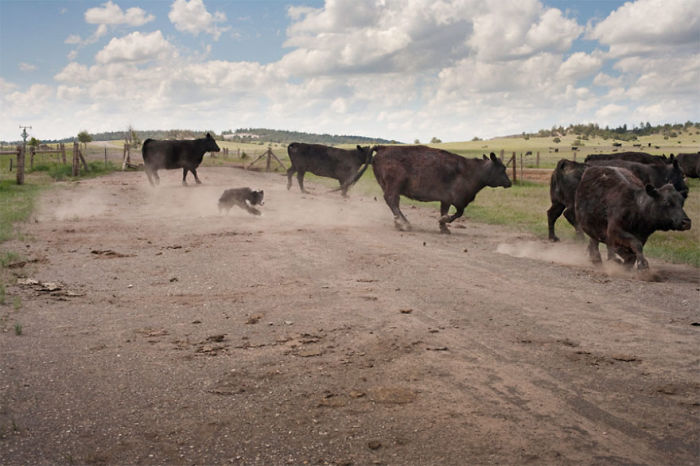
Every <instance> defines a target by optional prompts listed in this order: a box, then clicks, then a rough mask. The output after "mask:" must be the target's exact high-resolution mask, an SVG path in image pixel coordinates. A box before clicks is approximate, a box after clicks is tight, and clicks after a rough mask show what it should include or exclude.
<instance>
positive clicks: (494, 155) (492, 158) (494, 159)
mask: <svg viewBox="0 0 700 466" xmlns="http://www.w3.org/2000/svg"><path fill="white" fill-rule="evenodd" d="M490 157H491V160H493V161H494V162H495V161H496V154H494V153H493V152H491V155H490Z"/></svg>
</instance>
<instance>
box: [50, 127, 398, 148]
mask: <svg viewBox="0 0 700 466" xmlns="http://www.w3.org/2000/svg"><path fill="white" fill-rule="evenodd" d="M206 133H210V134H211V135H212V136H213V137H214V138H215V139H218V140H223V139H224V136H227V138H226V139H230V140H233V141H238V142H263V143H267V142H274V143H281V144H289V143H291V142H306V143H309V144H326V145H336V144H396V143H397V141H390V140H387V139H381V138H369V137H364V136H349V135H335V134H316V133H303V132H299V131H284V130H276V129H267V128H239V129H237V130H236V131H235V132H234V131H232V130H228V131H222V132H221V133H220V134H218V133H217V132H216V131H214V130H204V131H195V130H189V129H168V130H146V131H141V130H135V129H133V128H129V129H127V130H124V131H105V132H100V133H90V132H88V131H87V130H83V131H81V132H80V133H78V134H77V135H76V136H71V137H67V138H63V139H44V140H41V142H42V143H59V142H64V143H65V142H73V141H75V140H77V141H79V142H81V143H86V142H91V141H124V140H126V141H129V142H130V143H134V144H136V145H139V144H140V142H143V141H145V140H146V139H148V138H152V139H195V138H201V137H204V135H205V134H206Z"/></svg>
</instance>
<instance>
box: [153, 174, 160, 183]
mask: <svg viewBox="0 0 700 466" xmlns="http://www.w3.org/2000/svg"><path fill="white" fill-rule="evenodd" d="M153 178H154V179H155V180H156V186H158V185H159V184H160V176H158V170H153Z"/></svg>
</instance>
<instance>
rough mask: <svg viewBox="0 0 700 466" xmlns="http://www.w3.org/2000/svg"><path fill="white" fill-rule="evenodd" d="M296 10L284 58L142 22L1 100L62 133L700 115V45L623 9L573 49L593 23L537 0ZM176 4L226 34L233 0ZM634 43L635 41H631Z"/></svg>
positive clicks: (195, 30)
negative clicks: (229, 54) (211, 5)
mask: <svg viewBox="0 0 700 466" xmlns="http://www.w3.org/2000/svg"><path fill="white" fill-rule="evenodd" d="M697 1H700V0H689V2H697ZM651 4H653V2H652V1H650V0H640V1H637V2H635V3H628V4H625V6H624V7H621V8H620V9H618V12H620V11H623V12H626V11H628V10H629V11H636V12H641V11H646V12H647V13H646V14H651V13H650V12H651V11H653V10H650V9H649V5H651ZM90 10H93V11H92V12H91V16H90V18H91V20H94V21H98V20H99V21H101V22H99V23H98V22H95V23H91V24H98V28H97V30H96V31H95V34H93V38H95V37H97V36H98V34H108V32H109V30H111V29H113V28H114V27H118V26H119V25H116V26H115V25H114V24H113V23H109V22H108V21H111V20H110V19H109V18H107V17H105V16H100V15H99V14H98V13H100V14H102V15H104V14H106V13H107V11H108V10H114V12H115V15H117V16H118V17H120V18H122V20H123V21H124V22H122V23H120V25H122V26H124V25H129V24H131V23H128V22H126V21H127V20H126V18H127V17H128V16H129V15H128V12H129V10H127V11H126V12H124V11H122V9H121V8H119V7H118V6H117V5H115V4H114V3H112V2H107V3H103V4H102V5H101V6H100V7H99V8H94V9H90ZM90 10H89V11H90ZM117 10H118V11H120V12H121V13H120V14H119V13H118V11H117ZM669 11H672V12H674V13H673V14H674V15H681V16H678V17H676V18H675V23H674V22H673V21H671V22H669V21H670V20H664V21H663V24H667V25H668V24H681V23H683V21H684V19H685V18H684V17H683V16H682V15H686V14H687V15H689V18H691V19H690V22H691V23H692V21H693V20H692V18H693V16H692V14H689V13H688V12H687V11H686V9H685V8H682V7H679V6H678V5H676V4H675V3H674V4H673V5H671V7H669ZM616 13H617V12H616ZM287 14H288V17H289V18H290V25H289V27H288V28H287V30H286V34H287V36H286V40H285V47H286V49H285V50H284V51H285V52H286V53H285V55H284V56H282V58H281V59H279V60H278V61H275V62H272V63H260V62H253V61H250V62H235V61H228V60H226V59H225V58H224V59H212V56H213V55H214V54H215V53H217V50H216V47H212V46H211V45H207V44H203V48H202V50H199V51H197V52H192V51H190V52H187V51H185V49H183V50H181V51H179V50H178V49H177V48H176V45H175V44H177V43H178V42H177V41H176V38H177V36H176V37H175V38H171V37H168V38H166V37H165V36H164V35H163V33H162V32H161V31H160V30H158V31H155V32H151V33H147V32H145V31H138V32H132V33H131V34H128V35H123V36H118V37H114V38H111V40H110V41H109V43H107V44H105V45H104V47H102V49H101V50H99V51H98V52H97V53H96V54H95V55H94V57H92V58H93V59H92V60H90V59H87V60H81V61H80V62H78V60H77V58H76V57H77V53H71V55H70V57H69V63H67V64H66V66H65V67H64V68H63V69H62V70H60V71H59V72H58V73H56V74H55V75H54V80H55V85H54V86H51V87H45V88H41V87H39V88H33V89H31V90H30V88H29V87H28V86H27V84H24V83H10V82H7V81H3V80H2V79H1V78H0V104H1V105H2V107H3V110H5V109H7V110H6V113H7V115H11V116H12V118H14V119H24V118H25V117H26V116H31V117H32V121H31V122H32V124H34V122H37V123H38V124H40V123H41V121H42V118H45V121H46V122H48V124H49V126H51V124H50V122H51V121H52V119H53V121H57V122H59V123H56V124H55V125H54V126H55V128H56V131H59V130H60V131H63V132H64V133H63V134H56V135H55V137H63V136H65V135H66V134H75V133H77V131H79V130H81V129H84V128H83V127H80V128H72V127H70V125H69V123H65V122H64V121H63V120H62V119H61V118H62V117H63V115H65V114H70V115H74V116H75V119H76V120H79V121H78V122H77V123H75V124H79V125H81V126H84V122H85V121H91V122H95V123H94V125H95V126H93V127H91V128H89V130H90V131H100V130H114V129H115V128H122V127H126V125H127V124H133V125H134V126H136V127H137V128H143V129H146V128H156V127H158V128H168V127H191V128H195V129H196V128H204V127H209V128H213V129H224V128H230V127H234V126H271V127H278V128H285V129H297V130H301V131H316V132H335V133H342V134H348V133H355V134H363V135H369V136H378V137H387V138H394V139H398V140H403V141H412V140H414V139H415V138H419V139H421V140H423V141H425V140H429V139H430V138H431V137H433V136H437V137H440V138H441V139H443V140H448V141H449V140H465V139H471V138H472V137H474V136H480V137H490V136H495V135H503V134H513V133H520V132H522V131H530V130H538V129H541V128H548V127H551V126H552V125H553V124H568V123H576V122H588V121H597V122H598V123H599V124H603V125H605V124H610V125H615V126H617V125H619V124H622V123H625V122H626V123H628V124H632V123H638V122H639V121H652V122H663V121H665V120H666V121H685V120H687V119H691V120H694V119H697V115H698V113H697V110H696V109H697V108H700V102H699V99H700V88H699V87H698V83H700V51H698V50H697V47H695V49H693V47H692V45H693V44H691V43H686V44H680V45H679V46H678V47H671V46H670V44H672V43H679V42H678V41H679V39H677V38H674V37H676V36H672V34H671V33H669V34H668V35H667V34H666V33H665V32H663V31H659V32H658V33H657V35H658V37H660V38H661V39H660V40H659V42H654V43H652V44H651V45H650V46H647V47H651V49H644V48H643V46H644V44H643V43H642V40H641V39H635V38H634V37H633V35H631V34H632V28H629V27H627V26H626V25H624V24H622V23H615V22H616V21H619V20H618V19H616V17H614V16H613V15H611V16H610V17H609V18H607V19H604V20H603V21H600V22H599V23H598V25H597V26H596V25H593V26H590V27H589V29H588V36H587V37H588V38H589V39H591V40H594V41H595V40H597V41H599V42H598V44H596V45H594V47H595V49H594V50H593V51H586V52H583V51H579V50H580V49H579V48H578V47H577V48H575V49H572V48H573V47H572V44H573V43H574V41H575V40H576V39H577V38H580V36H581V33H582V31H583V28H582V26H580V25H579V24H577V23H576V21H575V20H573V19H570V18H567V17H566V14H564V13H562V11H560V10H558V9H555V8H548V7H545V6H543V5H542V4H541V3H540V2H539V1H537V0H502V1H499V2H492V1H487V0H383V1H368V0H362V1H358V0H355V1H351V0H327V1H326V3H325V4H324V5H323V6H322V7H321V8H309V7H305V6H304V7H300V6H293V7H289V8H288V9H287ZM92 15H94V16H92ZM140 17H141V18H142V19H143V18H147V17H148V16H147V15H145V14H141V16H140ZM169 17H170V20H171V21H172V22H173V24H174V25H175V27H176V29H177V30H178V31H181V32H184V33H186V34H194V35H197V34H199V33H205V34H212V35H213V36H214V37H215V38H218V37H219V35H220V34H221V32H222V31H223V30H224V29H225V21H226V18H225V16H224V15H223V13H213V14H212V13H210V12H208V11H207V9H206V7H205V5H204V3H203V2H202V1H201V0H192V1H186V0H175V1H174V2H172V4H171V8H170V15H169ZM86 19H87V13H86ZM653 19H654V18H651V19H650V18H647V21H648V22H651V21H652V20H653ZM613 20H614V21H613ZM115 21H116V20H115ZM134 21H135V20H134ZM134 24H135V22H134ZM612 24H617V27H618V28H623V29H626V30H627V31H628V34H627V35H624V34H621V33H620V34H618V32H619V31H617V29H611V26H610V25H612ZM603 25H605V26H603ZM598 26H599V27H600V28H599V29H595V28H596V27H598ZM635 27H636V28H637V29H642V28H640V27H639V26H638V25H637V26H635ZM655 28H656V26H654V28H652V29H655ZM681 28H686V26H685V25H683V26H682V27H681ZM594 31H595V33H596V34H599V37H600V38H599V39H593V38H592V37H591V34H593V33H594ZM175 34H179V33H175ZM645 34H646V33H645ZM227 35H230V34H227ZM100 37H102V36H100ZM655 37H656V36H655ZM678 37H685V35H683V34H680V35H678ZM222 40H229V41H230V39H229V38H228V37H226V36H222ZM635 40H636V41H637V42H634V41H635ZM674 41H676V42H674ZM84 42H85V41H83V40H82V39H80V38H79V37H77V36H71V37H69V38H68V39H66V43H69V44H71V45H74V44H76V45H81V44H83V43H84ZM681 42H682V41H681ZM630 44H632V45H630ZM664 44H666V45H664ZM622 46H624V47H627V48H626V50H627V54H619V52H620V51H621V50H622V49H621V48H620V47H622ZM607 47H610V50H611V51H610V52H607V51H603V49H607ZM613 49H614V50H613ZM649 50H651V52H650V51H649ZM73 52H76V51H73ZM613 52H614V53H613ZM219 57H220V56H219ZM219 57H217V58H219ZM591 78H592V79H591ZM591 81H592V84H591ZM30 101H35V102H44V103H45V104H44V107H43V109H44V111H45V112H46V114H45V115H44V114H42V115H39V114H36V113H32V112H34V110H35V108H34V107H31V108H25V107H22V105H29V102H30ZM54 108H60V114H58V113H53V112H54V110H53V109H54ZM645 115H646V116H645ZM3 118H5V117H4V116H1V117H0V123H2V122H3V121H5V119H6V118H5V119H3ZM59 120H60V121H59ZM0 126H1V125H0ZM66 131H68V132H66ZM13 137H14V136H13Z"/></svg>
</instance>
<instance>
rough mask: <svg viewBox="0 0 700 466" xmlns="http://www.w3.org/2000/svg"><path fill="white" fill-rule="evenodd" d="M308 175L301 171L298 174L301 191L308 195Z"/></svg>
mask: <svg viewBox="0 0 700 466" xmlns="http://www.w3.org/2000/svg"><path fill="white" fill-rule="evenodd" d="M305 174H306V172H305V171H302V170H299V171H298V172H297V181H298V182H299V189H301V192H302V193H308V191H306V189H304V175H305Z"/></svg>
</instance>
